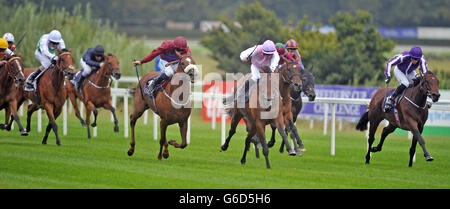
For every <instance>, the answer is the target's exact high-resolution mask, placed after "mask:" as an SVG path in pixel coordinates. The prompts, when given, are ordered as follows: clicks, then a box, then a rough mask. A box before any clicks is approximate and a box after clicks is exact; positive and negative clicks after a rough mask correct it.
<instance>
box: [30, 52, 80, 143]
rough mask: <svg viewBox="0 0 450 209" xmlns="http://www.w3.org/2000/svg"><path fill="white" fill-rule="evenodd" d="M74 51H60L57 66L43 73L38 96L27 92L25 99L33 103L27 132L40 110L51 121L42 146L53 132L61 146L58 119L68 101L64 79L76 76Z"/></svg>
mask: <svg viewBox="0 0 450 209" xmlns="http://www.w3.org/2000/svg"><path fill="white" fill-rule="evenodd" d="M71 51H72V49H63V50H61V49H58V54H57V55H58V60H57V61H56V64H55V65H53V66H50V67H49V68H48V69H47V70H46V71H45V72H43V74H42V76H41V78H40V80H39V83H38V85H37V89H36V91H37V92H36V94H35V92H33V91H25V92H24V94H25V98H27V99H30V100H31V101H32V102H33V103H32V104H30V105H28V111H27V131H30V122H31V115H32V114H33V112H34V111H36V110H38V109H39V108H43V109H45V112H46V113H47V117H48V119H49V121H48V125H47V128H46V131H45V136H44V138H43V140H42V144H47V138H48V134H49V133H50V130H53V132H54V133H55V136H56V144H57V145H58V146H60V145H61V142H60V140H59V136H58V126H57V124H56V118H58V116H59V115H60V114H61V111H62V107H63V105H64V103H65V101H66V98H67V96H66V91H65V89H64V77H65V76H67V77H68V78H69V79H71V78H72V77H73V76H74V74H75V73H74V71H75V67H74V66H73V57H72V54H71ZM28 75H29V74H28Z"/></svg>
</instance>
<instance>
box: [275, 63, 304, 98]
mask: <svg viewBox="0 0 450 209" xmlns="http://www.w3.org/2000/svg"><path fill="white" fill-rule="evenodd" d="M280 76H281V78H282V80H283V82H284V83H289V85H291V86H292V89H293V90H294V91H301V90H302V86H303V82H302V71H301V68H300V66H299V65H298V63H297V62H292V61H291V62H287V63H286V64H284V65H283V66H282V67H281V69H280Z"/></svg>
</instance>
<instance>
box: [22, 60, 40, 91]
mask: <svg viewBox="0 0 450 209" xmlns="http://www.w3.org/2000/svg"><path fill="white" fill-rule="evenodd" d="M42 70H44V66H40V67H38V69H37V70H36V71H35V72H34V73H31V74H30V76H28V78H27V80H26V81H25V86H26V88H28V89H34V85H33V83H34V79H36V76H38V75H39V74H40V73H41V72H42Z"/></svg>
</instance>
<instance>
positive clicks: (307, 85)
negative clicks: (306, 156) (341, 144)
mask: <svg viewBox="0 0 450 209" xmlns="http://www.w3.org/2000/svg"><path fill="white" fill-rule="evenodd" d="M313 68H314V66H311V68H310V69H304V70H301V72H302V73H301V75H302V84H303V85H302V88H301V89H295V88H291V92H290V99H291V101H292V106H291V111H292V117H293V122H294V123H295V121H297V116H298V114H299V113H300V111H301V110H302V107H303V101H302V97H301V93H302V92H304V93H305V94H306V96H307V97H308V100H309V101H314V99H315V98H316V92H315V91H314V75H313ZM270 126H271V128H272V136H271V138H270V141H269V142H268V143H267V146H269V148H270V147H272V146H273V145H274V144H275V129H276V128H277V127H276V126H275V125H273V124H271V125H270ZM294 128H297V127H295V126H294ZM287 133H289V129H287V130H286V134H287ZM297 135H298V134H297ZM291 138H292V133H291ZM300 142H301V140H300ZM299 146H300V150H301V151H303V152H304V151H306V149H305V147H304V146H303V143H302V144H300V145H299ZM279 150H280V152H281V153H282V152H283V151H284V141H281V145H280V149H279Z"/></svg>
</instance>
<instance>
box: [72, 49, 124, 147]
mask: <svg viewBox="0 0 450 209" xmlns="http://www.w3.org/2000/svg"><path fill="white" fill-rule="evenodd" d="M105 58H106V59H105V61H104V63H105V64H104V65H103V67H101V68H100V69H99V70H98V71H97V72H95V73H92V74H91V75H89V77H87V78H86V82H84V84H83V86H82V88H81V91H82V93H81V94H80V92H79V91H77V90H76V89H75V87H74V86H73V85H72V84H71V83H70V82H69V81H66V90H67V95H68V96H69V98H70V102H71V103H72V105H73V107H74V109H75V114H76V116H77V118H78V119H79V120H80V122H81V124H82V125H83V127H84V126H87V132H88V138H91V133H90V129H89V124H90V121H91V112H93V113H94V122H93V123H92V127H95V126H97V114H98V111H97V108H98V107H103V108H105V109H108V110H110V111H111V112H112V114H113V116H114V132H119V121H118V120H117V116H116V109H115V108H114V107H113V106H112V105H111V88H110V86H109V84H110V78H111V76H113V77H114V78H115V79H120V76H121V73H120V69H119V61H118V60H117V57H116V55H115V54H114V55H113V54H106V53H105ZM77 98H81V99H82V100H83V104H84V106H85V107H86V123H85V122H84V120H83V118H81V116H80V110H79V109H78V105H77ZM86 124H87V125H86Z"/></svg>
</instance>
